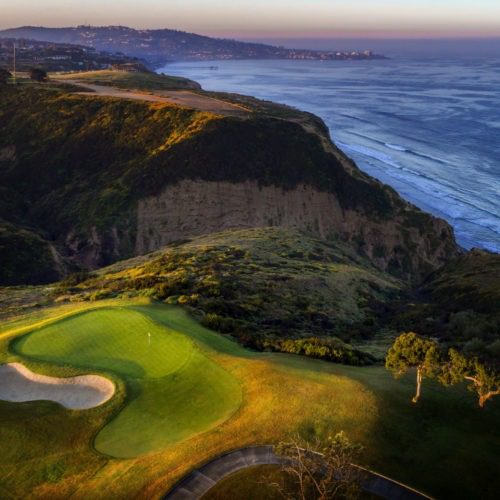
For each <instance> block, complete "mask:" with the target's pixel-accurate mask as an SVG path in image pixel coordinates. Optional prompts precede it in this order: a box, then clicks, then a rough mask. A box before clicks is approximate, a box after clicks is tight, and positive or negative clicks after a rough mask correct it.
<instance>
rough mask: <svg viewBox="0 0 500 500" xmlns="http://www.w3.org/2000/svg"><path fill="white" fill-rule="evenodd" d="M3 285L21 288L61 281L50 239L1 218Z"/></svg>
mask: <svg viewBox="0 0 500 500" xmlns="http://www.w3.org/2000/svg"><path fill="white" fill-rule="evenodd" d="M0 262H1V263H2V264H1V268H0V282H2V283H4V284H6V285H20V284H30V283H40V282H42V283H43V282H53V281H57V280H58V279H59V278H60V273H59V271H58V266H59V264H58V262H57V261H56V260H55V259H54V254H53V252H51V249H50V245H49V243H48V241H47V240H45V239H44V238H43V237H42V236H40V235H39V234H37V233H36V232H34V231H33V230H30V229H27V228H24V227H22V226H18V225H15V224H11V223H9V222H6V221H3V220H2V219H0Z"/></svg>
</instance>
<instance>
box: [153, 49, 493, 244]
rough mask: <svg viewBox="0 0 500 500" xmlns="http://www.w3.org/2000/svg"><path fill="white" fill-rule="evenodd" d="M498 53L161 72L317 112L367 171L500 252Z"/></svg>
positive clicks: (180, 66)
mask: <svg viewBox="0 0 500 500" xmlns="http://www.w3.org/2000/svg"><path fill="white" fill-rule="evenodd" d="M497 54H498V57H495V56H494V55H491V54H489V55H488V56H485V57H474V54H470V55H469V56H468V57H458V56H455V55H453V54H451V55H450V54H448V53H443V54H442V55H440V56H439V55H438V56H434V57H430V56H429V55H427V56H426V57H420V58H419V57H418V55H415V54H413V53H406V54H405V53H400V54H397V53H396V54H395V55H393V56H392V57H391V59H388V60H372V61H328V62H321V61H282V60H278V61H276V60H265V61H260V60H252V61H248V60H247V61H238V60H233V61H213V62H211V61H208V62H207V61H203V62H182V63H172V64H168V65H167V66H165V67H164V68H161V69H160V70H159V72H165V73H167V74H172V75H179V76H185V77H187V78H191V79H193V80H196V81H197V82H199V83H200V84H201V85H202V86H203V88H205V89H206V90H219V91H229V92H237V93H241V94H248V95H253V96H256V97H259V98H262V99H269V100H272V101H276V102H280V103H284V104H288V105H291V106H295V107H297V108H299V109H302V110H305V111H310V112H312V113H315V114H317V115H319V116H320V117H321V118H322V119H323V120H324V121H325V122H326V124H327V125H328V127H329V128H330V133H331V136H332V139H333V140H334V142H335V143H336V144H337V145H338V146H339V147H340V148H341V149H342V150H343V151H344V152H345V153H347V154H348V155H349V156H350V157H351V158H353V159H354V160H355V161H356V163H357V164H358V166H359V167H360V168H361V169H362V170H364V171H365V172H367V173H368V174H370V175H372V176H373V177H376V178H377V179H380V180H381V181H382V182H385V183H386V184H389V185H390V186H392V187H393V188H395V189H396V190H397V191H398V192H399V193H400V194H401V195H402V196H403V197H404V198H406V199H407V200H409V201H411V202H412V203H414V204H415V205H417V206H418V207H420V208H422V209H423V210H426V211H428V212H430V213H432V214H434V215H437V216H439V217H442V218H444V219H446V220H447V221H448V222H450V224H451V225H452V226H453V227H454V229H455V235H456V237H457V241H458V243H459V244H460V245H461V246H463V247H464V248H466V249H469V248H472V247H479V248H484V249H488V250H490V251H494V252H500V52H497ZM211 66H216V67H217V68H218V69H216V70H214V69H213V68H212V69H211V68H210V67H211Z"/></svg>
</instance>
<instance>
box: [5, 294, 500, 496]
mask: <svg viewBox="0 0 500 500" xmlns="http://www.w3.org/2000/svg"><path fill="white" fill-rule="evenodd" d="M71 307H72V309H70V310H69V314H70V315H69V316H64V314H67V311H68V309H67V308H66V307H61V308H54V309H53V312H52V316H53V318H54V321H53V322H48V321H50V319H49V318H50V315H49V314H47V315H45V316H41V317H40V319H38V321H39V323H38V324H37V323H36V320H34V321H33V322H32V326H31V330H27V328H29V327H28V326H27V325H26V323H23V322H21V323H20V324H19V323H13V327H12V331H13V332H14V333H13V334H10V333H9V329H5V330H4V333H3V339H4V342H7V339H8V338H9V335H12V336H11V337H10V339H12V340H11V341H10V343H9V344H8V350H7V349H6V350H5V351H2V352H1V355H2V356H3V359H4V360H5V361H6V362H20V363H23V364H26V366H28V367H30V368H31V369H33V370H34V371H37V372H40V373H43V374H45V375H50V376H58V375H59V376H72V375H80V374H82V375H83V374H90V373H95V374H102V375H104V376H106V375H109V378H111V379H113V380H114V381H115V383H117V382H119V381H120V380H122V381H123V382H124V386H123V384H122V386H120V383H118V384H117V387H119V388H120V387H122V388H121V389H120V390H119V391H118V392H117V395H116V396H115V397H113V398H111V399H110V400H109V402H107V403H106V404H104V405H102V406H100V407H97V408H93V409H89V410H85V411H69V410H67V409H64V408H63V407H61V406H60V405H56V404H54V403H50V404H49V403H47V402H40V401H37V402H31V403H22V404H19V403H8V402H2V401H0V471H1V472H0V496H1V497H2V498H4V497H5V498H19V497H20V496H23V494H24V493H26V492H27V491H30V492H33V491H35V494H34V497H37V498H47V497H50V496H54V495H57V494H62V493H63V494H64V495H67V496H71V495H73V496H74V497H75V498H79V497H85V494H86V492H88V491H101V492H103V494H102V495H100V496H99V495H98V496H97V498H109V497H113V498H124V497H141V498H157V497H160V496H162V495H163V494H165V492H166V491H167V490H168V489H169V488H170V487H171V486H172V485H173V484H174V483H175V482H176V481H178V480H179V479H180V478H181V477H182V476H183V475H184V474H186V473H188V472H189V471H191V470H192V469H195V468H197V467H199V466H200V465H202V464H203V463H204V462H206V461H208V460H210V459H213V458H214V457H215V456H217V455H220V454H223V453H226V452H228V451H230V450H234V449H238V448H242V447H246V446H251V445H256V444H262V443H275V442H278V441H280V440H283V439H288V438H289V437H290V436H291V435H293V434H295V433H297V432H299V433H300V434H301V435H303V436H305V437H311V438H313V437H314V436H323V437H324V436H326V435H328V434H329V433H335V432H338V431H340V430H343V431H345V432H346V433H347V435H348V436H349V437H350V438H351V439H352V440H353V441H354V442H357V443H360V444H362V445H363V446H364V450H365V451H364V453H363V457H362V460H361V462H360V463H361V465H367V466H369V467H370V468H373V469H374V470H376V471H377V472H381V473H383V474H386V475H388V476H390V477H393V478H395V479H397V480H400V481H402V482H404V483H407V484H409V485H411V486H415V487H417V488H419V489H421V490H423V491H425V492H428V493H431V494H433V495H435V496H438V497H442V498H445V497H447V498H472V497H474V494H475V492H476V491H477V490H476V488H477V484H481V485H483V486H482V490H483V493H484V495H483V497H484V498H490V497H491V498H494V495H495V493H496V492H497V491H498V475H497V472H496V463H497V462H496V460H497V450H498V443H499V442H500V441H499V439H500V437H499V435H498V431H497V425H496V423H497V422H498V415H499V408H498V405H495V404H492V405H490V406H489V407H488V408H486V409H485V411H481V410H479V409H478V408H477V405H476V403H475V401H474V398H473V396H472V395H471V394H469V393H468V392H467V391H466V390H465V388H463V387H456V388H451V389H446V388H443V387H438V386H437V385H436V384H434V383H432V382H429V381H426V384H425V388H424V399H423V400H422V403H421V404H419V405H417V406H415V405H413V404H412V403H411V402H410V399H411V396H412V395H413V392H414V376H413V374H409V375H408V377H404V378H403V379H402V380H394V378H393V377H392V376H391V374H389V373H388V372H387V371H386V370H384V369H383V368H382V367H377V366H374V367H366V368H358V367H350V366H341V365H335V364H333V363H327V362H322V361H317V360H312V359H307V358H304V357H301V356H293V355H285V354H276V353H258V352H252V351H249V350H247V349H245V348H243V347H242V346H240V345H239V344H237V343H236V342H234V341H233V340H231V339H230V338H228V337H227V336H223V335H219V334H217V333H215V332H213V331H211V330H208V329H207V328H204V327H203V326H201V325H200V324H199V323H198V322H196V321H195V320H194V319H193V318H192V317H190V316H189V314H188V313H187V312H186V311H185V310H184V309H182V308H179V307H177V306H166V305H165V304H161V303H154V302H151V301H148V300H147V299H139V300H136V301H129V302H125V301H122V300H114V301H109V302H106V303H105V304H103V305H102V306H100V305H99V303H88V302H87V303H82V304H80V308H81V309H80V310H78V308H77V307H75V306H73V305H72V306H71ZM35 318H36V317H35ZM35 318H34V319H35ZM19 325H21V326H19ZM16 328H22V329H23V330H21V332H19V334H16V333H15V332H16V331H19V330H16ZM16 335H17V336H16ZM5 346H6V347H7V344H6V343H5ZM75 369H76V370H75ZM494 403H495V402H494ZM33 417H36V418H33ZM58 431H60V432H58ZM465 436H467V437H468V439H467V441H466V440H465ZM430 443H432V446H433V449H434V453H433V455H432V456H429V455H428V453H427V450H428V447H429V445H430ZM95 450H97V451H98V452H100V453H96V452H95ZM110 456H111V457H117V458H127V459H128V460H117V459H116V458H115V459H110V458H109V457H110ZM27 457H29V459H27ZM475 477H476V478H480V483H478V482H477V481H476V480H475V479H474V478H475ZM54 478H57V479H54ZM2 488H3V489H2ZM37 488H38V489H37ZM75 491H76V492H77V493H76V494H74V492H75ZM61 492H62V493H61ZM104 492H105V493H104Z"/></svg>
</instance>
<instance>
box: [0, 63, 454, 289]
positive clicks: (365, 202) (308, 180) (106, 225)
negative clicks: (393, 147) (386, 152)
mask: <svg viewBox="0 0 500 500" xmlns="http://www.w3.org/2000/svg"><path fill="white" fill-rule="evenodd" d="M110 75H111V76H109V77H105V78H104V76H103V78H104V79H106V78H109V79H110V80H109V83H110V84H112V82H113V78H115V77H116V78H123V79H124V80H125V83H124V84H123V85H124V86H130V87H134V88H135V87H137V86H138V85H139V83H137V81H142V80H144V79H145V80H146V81H148V82H149V79H151V78H156V77H157V76H158V75H156V76H154V77H153V76H151V75H150V74H149V73H147V74H141V73H126V74H124V75H123V76H122V74H121V73H119V72H110ZM66 76H67V75H65V77H66ZM79 76H80V77H81V75H79ZM75 78H76V80H77V79H78V78H77V76H75ZM91 78H96V74H95V73H92V76H91ZM159 78H163V77H159ZM134 79H135V80H134ZM141 79H142V80H141ZM76 80H75V81H76ZM149 84H151V85H156V83H155V82H149V83H147V85H149ZM58 85H62V84H58V83H57V82H50V83H48V84H31V85H25V86H24V85H23V86H20V87H13V86H7V87H5V88H4V89H3V90H2V93H1V94H0V167H1V168H0V185H2V186H8V189H7V190H5V189H4V191H6V196H5V197H4V200H3V203H1V204H0V218H3V219H4V220H5V221H7V222H9V223H10V224H13V225H16V226H19V227H30V228H32V230H33V231H35V232H36V233H37V234H38V235H39V236H40V237H41V238H43V239H48V240H50V242H51V243H52V244H53V245H54V247H55V248H56V249H58V250H59V251H60V253H61V254H62V256H63V258H65V257H69V260H70V261H72V262H73V264H76V265H80V266H83V267H84V268H85V267H87V268H88V267H100V266H103V265H107V264H109V263H111V262H114V261H116V260H118V259H120V258H127V257H131V256H132V255H133V254H134V248H135V235H136V208H137V204H138V201H139V200H141V199H143V198H145V197H148V196H152V195H156V194H158V193H159V192H160V191H161V190H163V189H164V188H165V187H166V186H167V185H171V184H175V183H177V182H179V181H181V180H184V179H197V180H201V181H228V182H244V181H248V180H254V181H257V182H258V183H259V184H260V185H262V186H268V185H275V186H277V187H281V188H283V189H293V188H295V187H297V186H298V185H299V184H301V183H304V184H308V185H311V186H313V187H316V188H318V189H320V190H322V191H327V192H331V193H333V194H334V195H335V196H336V198H337V199H338V201H339V203H340V206H341V207H342V208H344V209H346V210H347V209H352V210H356V211H357V212H358V213H359V214H361V215H364V216H366V217H368V218H370V219H371V220H374V221H381V222H390V221H391V219H393V218H394V217H396V216H398V215H399V216H403V215H404V217H405V219H406V222H405V227H404V228H401V231H402V233H404V234H407V231H408V228H411V227H413V228H418V230H419V231H420V233H421V234H425V235H426V237H429V238H430V240H432V241H431V242H430V243H431V246H432V247H433V248H439V247H441V246H442V245H443V241H444V243H445V244H446V245H448V247H449V251H450V252H451V254H453V253H454V252H455V247H454V243H453V241H452V240H451V238H448V237H447V236H446V234H445V235H444V236H443V235H442V234H438V233H437V232H436V231H435V230H434V229H433V219H432V218H431V217H430V216H428V215H426V214H424V213H421V212H419V211H418V210H417V209H412V208H411V207H409V206H408V205H407V204H406V203H405V202H404V201H403V200H402V199H401V198H399V197H398V196H397V195H396V193H395V192H394V191H393V190H392V189H390V188H389V187H387V186H384V185H382V184H380V183H378V182H376V181H374V180H373V179H371V178H370V177H368V176H367V175H365V174H363V173H362V172H361V171H360V170H358V169H357V168H356V167H355V165H354V164H353V163H352V162H349V161H348V160H345V161H346V162H347V163H345V164H343V163H342V161H341V158H340V157H339V156H337V155H335V154H332V153H331V152H330V151H327V150H325V144H326V143H328V144H330V143H329V139H328V137H327V130H326V127H325V126H324V124H323V123H322V122H321V120H320V119H319V118H316V117H313V116H312V115H309V114H306V113H300V112H299V111H297V110H293V109H292V108H288V107H284V106H276V105H275V106H273V105H271V104H269V103H265V102H262V101H257V100H255V99H252V98H246V100H245V102H246V104H245V105H247V106H249V107H250V109H251V111H252V112H251V113H245V114H242V116H222V115H219V114H213V113H209V112H201V111H197V110H194V109H187V108H181V107H178V106H176V105H174V104H169V103H151V102H143V101H133V100H127V99H117V98H110V97H99V96H93V95H92V94H89V95H86V96H83V95H75V94H74V93H71V92H72V90H74V89H71V90H70V89H68V90H64V89H62V88H58ZM144 85H146V84H144ZM233 99H234V102H237V103H238V104H242V99H243V98H242V97H241V96H234V98H233ZM304 126H306V128H304ZM306 129H307V130H306ZM12 148H14V151H15V154H14V155H9V156H3V155H2V151H3V150H8V151H11V150H12ZM339 155H340V153H339ZM346 165H347V167H346ZM15 230H16V229H15V228H14V231H15ZM331 236H332V238H333V237H334V236H335V235H331ZM442 238H444V240H443V239H442ZM447 238H448V239H447ZM96 239H97V240H98V241H99V249H98V250H96V251H95V253H93V252H94V250H93V245H94V244H95V241H96ZM448 240H449V241H448ZM364 243H365V242H364V241H362V239H359V240H357V245H358V246H359V250H360V252H362V251H363V245H364ZM406 247H407V248H403V247H401V246H398V247H397V249H396V250H397V253H398V258H397V259H396V260H395V262H393V263H392V264H391V266H392V267H391V270H392V272H393V274H395V275H405V276H406V277H408V276H409V275H411V272H412V269H410V267H408V266H409V264H408V262H410V259H409V258H408V256H407V255H406V253H408V252H411V249H412V248H413V247H412V244H411V241H409V243H408V245H406ZM396 250H394V249H393V248H390V249H388V251H389V252H393V251H396ZM379 252H382V253H383V252H385V250H384V249H383V248H382V249H379ZM89 254H90V257H89ZM405 256H406V257H405ZM89 259H90V260H91V262H90V263H89V262H88V261H89ZM417 260H418V259H417ZM45 264H46V268H45V269H43V270H41V271H40V275H42V276H46V277H45V278H43V279H40V280H38V282H40V281H41V282H48V281H49V279H48V276H50V275H52V274H54V273H57V274H58V275H61V269H60V268H56V266H54V264H53V263H50V261H46V262H45ZM424 264H425V265H424ZM6 266H7V268H10V271H9V270H8V272H7V273H6V274H7V276H6V277H4V276H3V275H2V274H1V273H0V283H4V284H5V283H11V281H10V280H9V278H8V276H9V273H10V274H11V273H12V269H13V267H14V266H13V264H11V263H10V262H7V263H6ZM421 267H422V269H423V268H425V269H427V268H428V264H426V263H425V262H424V261H422V263H421ZM68 268H71V266H68ZM418 272H421V269H419V271H418ZM17 282H21V279H19V280H18V281H17ZM31 282H32V283H33V282H35V280H34V279H33V280H31Z"/></svg>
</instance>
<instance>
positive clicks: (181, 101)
mask: <svg viewBox="0 0 500 500" xmlns="http://www.w3.org/2000/svg"><path fill="white" fill-rule="evenodd" d="M57 81H58V82H61V83H68V84H71V85H78V86H79V87H84V88H86V89H88V90H90V91H92V92H93V94H94V95H99V96H105V97H117V98H120V99H135V100H138V101H148V102H164V103H169V104H176V105H177V106H183V107H186V108H190V109H197V110H199V111H208V112H211V113H219V114H224V115H242V114H246V113H248V109H246V108H245V107H243V106H238V105H237V104H232V103H229V102H226V101H222V100H220V99H216V98H214V97H209V96H205V95H202V94H197V93H195V92H192V91H190V90H158V91H155V92H154V93H150V92H141V91H138V90H126V89H119V88H117V87H111V86H107V85H95V84H90V83H85V82H81V81H78V80H62V79H58V80H57ZM77 94H79V95H89V94H88V93H86V92H77Z"/></svg>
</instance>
